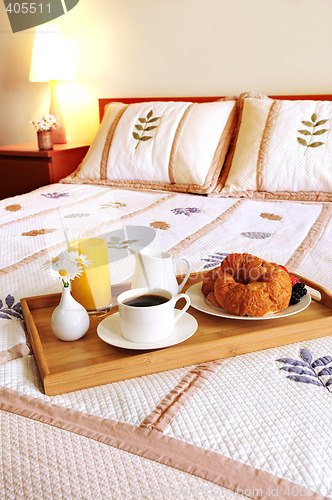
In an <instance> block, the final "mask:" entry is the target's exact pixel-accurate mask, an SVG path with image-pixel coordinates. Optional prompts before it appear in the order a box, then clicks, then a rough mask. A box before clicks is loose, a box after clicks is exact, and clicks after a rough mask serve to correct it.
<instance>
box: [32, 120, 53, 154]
mask: <svg viewBox="0 0 332 500" xmlns="http://www.w3.org/2000/svg"><path fill="white" fill-rule="evenodd" d="M30 123H32V124H33V125H34V126H35V128H36V131H37V141H38V148H39V149H40V150H49V149H53V139H52V129H53V128H55V127H56V119H55V117H54V116H53V115H49V114H48V115H44V116H42V117H41V118H39V119H38V120H32V121H31V122H30Z"/></svg>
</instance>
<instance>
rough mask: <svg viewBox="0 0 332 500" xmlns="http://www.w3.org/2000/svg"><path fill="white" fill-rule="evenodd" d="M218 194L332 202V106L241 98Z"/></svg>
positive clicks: (327, 103)
mask: <svg viewBox="0 0 332 500" xmlns="http://www.w3.org/2000/svg"><path fill="white" fill-rule="evenodd" d="M227 163H228V164H226V166H225V168H224V170H223V172H222V175H221V177H220V180H219V183H218V187H217V190H216V191H218V192H219V195H220V196H243V197H252V198H277V199H295V200H309V201H330V200H332V167H331V164H332V102H330V101H309V100H308V101H306V100H299V101H288V100H274V99H269V98H265V99H264V98H263V99H253V98H248V99H244V104H243V111H242V117H241V124H240V127H239V131H238V136H237V140H236V145H235V149H234V152H233V156H232V158H231V159H230V161H229V160H228V162H227Z"/></svg>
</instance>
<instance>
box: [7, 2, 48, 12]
mask: <svg viewBox="0 0 332 500" xmlns="http://www.w3.org/2000/svg"><path fill="white" fill-rule="evenodd" d="M43 9H44V10H43ZM6 11H7V12H9V13H10V14H11V13H14V14H36V13H40V14H42V13H43V12H44V13H48V14H50V13H51V4H50V3H47V4H42V3H35V2H22V3H18V2H16V3H9V4H8V6H7V7H6Z"/></svg>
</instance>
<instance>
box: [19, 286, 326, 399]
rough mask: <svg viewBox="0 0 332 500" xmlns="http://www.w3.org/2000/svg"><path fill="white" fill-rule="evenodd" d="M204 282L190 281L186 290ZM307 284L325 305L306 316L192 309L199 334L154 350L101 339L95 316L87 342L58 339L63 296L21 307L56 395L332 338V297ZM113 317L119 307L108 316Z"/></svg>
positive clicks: (47, 386) (45, 379) (47, 385)
mask: <svg viewBox="0 0 332 500" xmlns="http://www.w3.org/2000/svg"><path fill="white" fill-rule="evenodd" d="M201 279H202V278H201V277H200V278H196V279H195V278H193V277H191V278H190V279H189V280H188V283H187V285H186V287H185V289H186V288H188V287H189V286H192V285H193V284H195V283H196V282H198V281H200V280H201ZM301 281H306V280H304V279H302V280H301ZM306 284H308V285H310V286H313V287H314V288H316V289H318V290H319V291H320V292H321V297H322V299H321V303H319V302H315V301H312V302H311V304H310V305H309V307H308V308H307V309H305V310H304V311H302V312H300V313H298V314H295V315H293V316H288V317H285V318H280V319H276V320H273V321H271V320H268V319H267V320H260V321H237V320H235V319H225V318H219V317H216V316H211V315H209V314H206V313H203V312H200V311H197V310H196V309H194V308H192V307H190V308H189V310H188V312H189V313H190V314H192V315H193V316H194V317H195V318H196V320H197V321H198V329H197V331H196V333H195V334H194V335H193V336H192V337H191V338H189V339H187V340H185V341H184V342H182V343H181V344H177V345H174V346H171V347H167V348H164V349H156V350H150V351H148V350H147V351H135V350H128V349H121V348H118V347H113V346H111V345H109V344H107V343H105V342H103V341H102V340H101V339H100V338H99V336H98V335H97V325H98V323H99V322H100V321H102V319H104V318H105V316H103V317H91V321H90V328H89V330H88V332H87V333H86V335H85V336H84V337H83V338H81V339H79V340H76V341H73V342H63V341H61V340H58V339H57V338H56V337H55V336H54V335H53V333H52V330H51V315H52V312H53V310H54V308H55V307H56V306H57V305H58V304H59V301H60V294H51V295H41V296H37V297H28V298H24V299H21V305H22V310H23V316H24V319H25V324H26V329H27V333H28V337H29V339H30V343H31V347H32V350H33V353H34V356H35V360H36V363H37V366H38V370H39V374H40V377H41V380H42V383H43V387H44V391H45V394H47V395H49V396H54V395H56V394H62V393H64V392H70V391H75V390H79V389H85V388H88V387H93V386H96V385H101V384H107V383H110V382H117V381H119V380H124V379H128V378H133V377H139V376H142V375H148V374H151V373H156V372H160V371H164V370H169V369H173V368H179V367H183V366H188V365H192V364H195V363H201V362H206V361H212V360H215V359H219V358H226V357H230V356H236V355H238V354H245V353H249V352H253V351H259V350H261V349H268V348H271V347H277V346H281V345H286V344H291V343H294V342H299V341H304V340H309V339H314V338H317V337H324V336H327V335H331V333H332V315H331V309H329V307H332V305H331V304H332V302H331V295H330V294H329V293H328V292H326V290H324V289H319V287H315V286H314V284H313V283H312V282H306ZM121 291H123V286H120V287H114V289H113V297H114V296H116V295H118V294H119V293H121ZM323 299H324V300H323ZM323 302H325V304H326V306H328V307H326V306H324V305H322V303H323ZM114 312H117V307H114V308H113V309H112V310H111V312H110V313H109V314H113V313H114Z"/></svg>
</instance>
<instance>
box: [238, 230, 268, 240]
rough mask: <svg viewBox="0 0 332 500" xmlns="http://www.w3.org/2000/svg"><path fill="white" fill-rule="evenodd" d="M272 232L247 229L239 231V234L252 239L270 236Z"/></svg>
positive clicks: (263, 238)
mask: <svg viewBox="0 0 332 500" xmlns="http://www.w3.org/2000/svg"><path fill="white" fill-rule="evenodd" d="M272 234H273V233H264V232H258V231H248V232H244V233H241V236H244V237H245V238H250V239H252V240H265V239H266V238H271V236H272Z"/></svg>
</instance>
